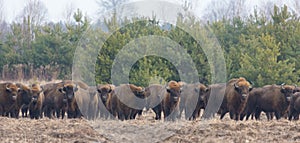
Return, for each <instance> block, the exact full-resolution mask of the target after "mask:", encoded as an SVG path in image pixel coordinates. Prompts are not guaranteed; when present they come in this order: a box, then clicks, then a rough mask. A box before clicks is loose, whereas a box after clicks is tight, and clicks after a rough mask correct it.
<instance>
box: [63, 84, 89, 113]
mask: <svg viewBox="0 0 300 143" xmlns="http://www.w3.org/2000/svg"><path fill="white" fill-rule="evenodd" d="M86 89H88V88H81V87H80V86H78V85H77V84H76V82H72V81H71V82H69V81H68V82H65V83H64V85H63V87H60V88H59V91H60V92H61V93H63V95H64V99H67V105H68V111H67V114H68V118H80V117H82V116H84V115H85V116H86V117H87V118H89V117H88V107H89V100H90V98H89V97H90V95H89V93H88V90H86Z"/></svg>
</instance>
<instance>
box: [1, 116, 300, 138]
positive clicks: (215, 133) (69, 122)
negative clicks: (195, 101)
mask: <svg viewBox="0 0 300 143" xmlns="http://www.w3.org/2000/svg"><path fill="white" fill-rule="evenodd" d="M218 117H219V116H216V118H215V119H211V120H199V119H198V120H196V121H186V120H184V119H182V120H179V121H176V122H164V121H155V120H154V119H153V118H154V114H153V113H152V112H151V111H149V112H147V113H144V114H143V115H142V116H140V117H137V119H135V120H129V121H119V120H103V119H99V120H95V121H89V120H86V119H48V118H42V119H39V120H31V119H29V118H20V119H12V118H6V117H0V142H21V143H27V142H28V143H32V142H42V143H44V142H53V143H58V142H63V143H64V142H74V143H81V142H117V143H119V142H137V143H144V142H145V143H146V142H147V143H148V142H151V143H152V142H170V143H173V142H205V143H213V142H226V143H230V142H233V143H248V142H249V143H250V142H280V143H283V142H300V127H299V123H300V122H299V121H288V120H287V119H281V120H278V121H277V120H272V121H267V119H266V118H265V115H262V120H261V121H255V120H249V121H238V122H236V121H233V120H230V119H229V117H228V115H226V117H225V118H224V119H223V120H219V119H218Z"/></svg>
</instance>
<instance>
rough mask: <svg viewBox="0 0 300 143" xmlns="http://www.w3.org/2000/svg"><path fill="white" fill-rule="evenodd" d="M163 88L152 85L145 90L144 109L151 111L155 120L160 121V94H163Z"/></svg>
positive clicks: (161, 97)
mask: <svg viewBox="0 0 300 143" xmlns="http://www.w3.org/2000/svg"><path fill="white" fill-rule="evenodd" d="M164 90H165V88H164V87H163V86H162V85H159V84H152V85H149V86H148V87H146V89H145V96H146V101H147V103H146V109H147V110H148V109H152V110H153V111H154V113H155V120H160V119H161V112H162V107H161V101H162V99H163V96H160V95H162V94H160V93H161V92H163V91H164Z"/></svg>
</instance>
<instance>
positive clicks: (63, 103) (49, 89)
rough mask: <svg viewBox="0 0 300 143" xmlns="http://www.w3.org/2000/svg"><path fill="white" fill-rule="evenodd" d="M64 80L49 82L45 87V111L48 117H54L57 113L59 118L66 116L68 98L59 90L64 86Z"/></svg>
mask: <svg viewBox="0 0 300 143" xmlns="http://www.w3.org/2000/svg"><path fill="white" fill-rule="evenodd" d="M63 85H64V82H59V83H49V84H47V85H43V87H44V97H45V99H44V103H43V112H44V115H45V116H46V117H48V118H53V117H54V115H55V113H56V117H57V118H60V117H61V118H62V119H63V118H64V116H65V112H66V111H67V106H68V105H67V98H66V97H65V96H64V94H63V93H62V92H61V91H59V89H60V88H61V87H63Z"/></svg>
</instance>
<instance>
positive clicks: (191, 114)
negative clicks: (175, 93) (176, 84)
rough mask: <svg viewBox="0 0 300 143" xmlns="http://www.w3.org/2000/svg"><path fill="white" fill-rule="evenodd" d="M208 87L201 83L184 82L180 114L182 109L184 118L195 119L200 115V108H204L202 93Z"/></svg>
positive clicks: (206, 90) (203, 93)
mask: <svg viewBox="0 0 300 143" xmlns="http://www.w3.org/2000/svg"><path fill="white" fill-rule="evenodd" d="M208 91H209V89H208V88H207V87H206V86H205V85H203V84H201V83H194V84H184V85H183V87H182V92H181V100H180V105H181V106H180V114H181V112H182V111H183V110H184V111H185V118H186V119H188V120H195V119H196V118H197V117H199V116H200V110H201V109H204V108H205V102H204V99H205V97H204V95H205V93H206V92H208Z"/></svg>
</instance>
